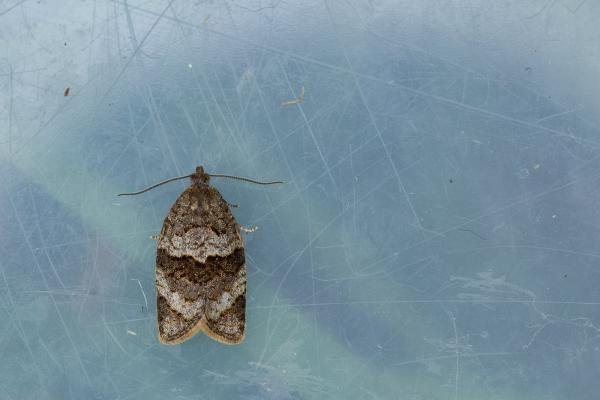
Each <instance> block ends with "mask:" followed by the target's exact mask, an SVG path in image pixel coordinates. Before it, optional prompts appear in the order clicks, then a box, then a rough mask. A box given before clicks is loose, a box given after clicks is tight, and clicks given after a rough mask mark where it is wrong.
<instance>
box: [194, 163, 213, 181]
mask: <svg viewBox="0 0 600 400" xmlns="http://www.w3.org/2000/svg"><path fill="white" fill-rule="evenodd" d="M191 178H192V184H193V185H208V181H210V175H209V174H207V173H206V172H204V168H203V167H202V166H198V167H196V172H194V173H193V174H192V177H191Z"/></svg>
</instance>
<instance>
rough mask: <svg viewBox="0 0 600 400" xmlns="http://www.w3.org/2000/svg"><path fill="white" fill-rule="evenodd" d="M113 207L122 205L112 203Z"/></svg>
mask: <svg viewBox="0 0 600 400" xmlns="http://www.w3.org/2000/svg"><path fill="white" fill-rule="evenodd" d="M111 204H112V205H113V206H119V207H120V206H121V203H111Z"/></svg>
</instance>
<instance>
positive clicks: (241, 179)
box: [206, 174, 283, 185]
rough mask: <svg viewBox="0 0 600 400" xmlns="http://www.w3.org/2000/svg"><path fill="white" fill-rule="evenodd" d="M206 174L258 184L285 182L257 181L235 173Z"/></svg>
mask: <svg viewBox="0 0 600 400" xmlns="http://www.w3.org/2000/svg"><path fill="white" fill-rule="evenodd" d="M206 175H208V176H210V177H214V178H229V179H237V180H239V181H244V182H250V183H256V184H257V185H275V184H277V183H283V182H282V181H272V182H261V181H255V180H254V179H250V178H244V177H242V176H235V175H223V174H206Z"/></svg>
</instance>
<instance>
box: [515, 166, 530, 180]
mask: <svg viewBox="0 0 600 400" xmlns="http://www.w3.org/2000/svg"><path fill="white" fill-rule="evenodd" d="M517 176H518V177H519V179H526V178H527V177H529V170H528V169H527V168H521V169H520V170H519V172H517Z"/></svg>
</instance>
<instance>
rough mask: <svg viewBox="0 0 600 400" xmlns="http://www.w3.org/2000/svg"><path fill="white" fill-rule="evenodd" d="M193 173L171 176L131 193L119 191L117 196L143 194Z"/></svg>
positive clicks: (189, 176)
mask: <svg viewBox="0 0 600 400" xmlns="http://www.w3.org/2000/svg"><path fill="white" fill-rule="evenodd" d="M192 175H194V174H190V175H184V176H177V177H175V178H170V179H167V180H164V181H162V182H158V183H156V184H154V185H152V186H149V187H147V188H146V189H143V190H140V191H138V192H131V193H119V194H118V195H117V196H135V195H136V194H142V193H146V192H147V191H148V190H152V189H154V188H156V187H158V186H160V185H164V184H165V183H169V182H173V181H178V180H180V179H185V178H191V177H192Z"/></svg>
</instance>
